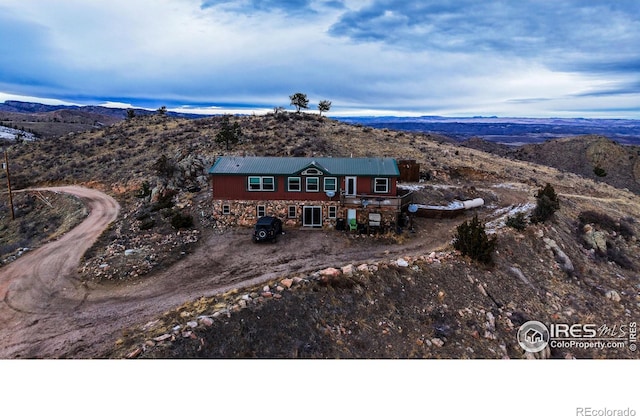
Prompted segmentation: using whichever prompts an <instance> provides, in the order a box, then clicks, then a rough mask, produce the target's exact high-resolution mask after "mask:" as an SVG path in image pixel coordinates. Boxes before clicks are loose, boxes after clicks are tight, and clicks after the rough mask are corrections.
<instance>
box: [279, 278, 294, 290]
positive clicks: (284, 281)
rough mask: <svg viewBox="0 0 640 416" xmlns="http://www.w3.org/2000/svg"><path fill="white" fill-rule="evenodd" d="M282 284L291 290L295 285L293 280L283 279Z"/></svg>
mask: <svg viewBox="0 0 640 416" xmlns="http://www.w3.org/2000/svg"><path fill="white" fill-rule="evenodd" d="M280 284H281V285H282V286H284V287H286V288H287V289H290V288H291V286H292V285H293V279H282V280H281V281H280Z"/></svg>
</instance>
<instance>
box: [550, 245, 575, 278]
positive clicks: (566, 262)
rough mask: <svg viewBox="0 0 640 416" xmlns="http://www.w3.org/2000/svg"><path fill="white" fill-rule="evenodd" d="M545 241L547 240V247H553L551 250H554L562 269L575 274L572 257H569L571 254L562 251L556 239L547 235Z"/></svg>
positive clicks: (569, 273)
mask: <svg viewBox="0 0 640 416" xmlns="http://www.w3.org/2000/svg"><path fill="white" fill-rule="evenodd" d="M543 241H544V242H545V244H546V245H547V247H548V248H549V249H551V251H553V254H555V257H556V261H557V262H558V265H559V266H560V269H562V270H563V271H564V272H566V273H567V274H568V275H573V271H574V268H573V263H572V262H571V259H569V256H567V255H566V254H565V252H564V251H562V249H561V248H560V247H558V244H557V243H556V242H555V241H554V240H552V239H550V238H546V237H545V238H544V239H543Z"/></svg>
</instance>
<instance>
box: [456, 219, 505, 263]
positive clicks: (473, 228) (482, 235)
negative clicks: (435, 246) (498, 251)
mask: <svg viewBox="0 0 640 416" xmlns="http://www.w3.org/2000/svg"><path fill="white" fill-rule="evenodd" d="M453 247H454V248H455V249H456V250H460V252H461V253H462V254H464V255H466V256H469V257H471V258H472V259H473V260H477V261H479V262H481V263H485V264H491V263H492V262H493V259H492V258H491V255H492V254H493V251H494V250H495V247H496V236H492V237H489V236H488V235H487V233H486V232H485V230H484V224H482V223H481V222H480V220H478V216H477V215H475V216H474V217H473V219H472V220H471V222H468V221H465V222H463V223H462V224H460V225H459V226H458V227H457V228H456V236H455V239H454V242H453Z"/></svg>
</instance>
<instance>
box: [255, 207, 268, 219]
mask: <svg viewBox="0 0 640 416" xmlns="http://www.w3.org/2000/svg"><path fill="white" fill-rule="evenodd" d="M266 212H267V210H266V208H265V206H264V205H258V206H257V207H256V216H257V217H258V218H260V217H264V216H265V213H266Z"/></svg>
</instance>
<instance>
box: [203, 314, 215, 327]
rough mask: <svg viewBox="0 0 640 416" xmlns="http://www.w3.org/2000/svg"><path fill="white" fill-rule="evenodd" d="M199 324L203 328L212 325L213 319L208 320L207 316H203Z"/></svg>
mask: <svg viewBox="0 0 640 416" xmlns="http://www.w3.org/2000/svg"><path fill="white" fill-rule="evenodd" d="M200 322H202V324H203V325H204V326H211V325H213V319H211V318H209V317H208V316H203V317H202V318H200Z"/></svg>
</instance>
